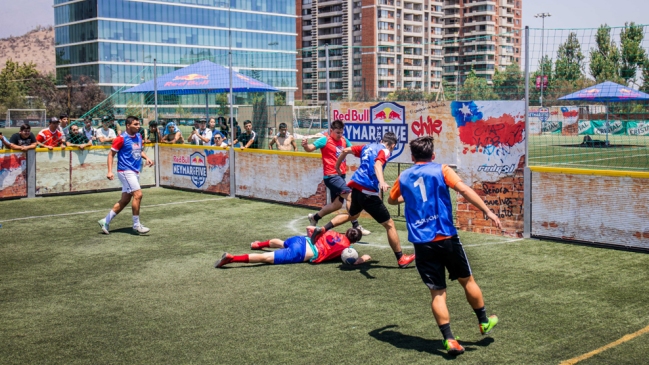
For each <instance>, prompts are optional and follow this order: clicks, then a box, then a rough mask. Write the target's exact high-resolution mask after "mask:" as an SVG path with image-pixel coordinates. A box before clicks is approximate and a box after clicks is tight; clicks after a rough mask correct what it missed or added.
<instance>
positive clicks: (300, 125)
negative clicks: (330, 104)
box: [293, 106, 327, 135]
mask: <svg viewBox="0 0 649 365" xmlns="http://www.w3.org/2000/svg"><path fill="white" fill-rule="evenodd" d="M324 117H325V111H324V108H323V107H321V106H294V107H293V130H294V131H295V133H296V134H298V135H312V134H315V133H317V132H320V131H322V130H324V129H326V128H327V126H326V125H325V123H324Z"/></svg>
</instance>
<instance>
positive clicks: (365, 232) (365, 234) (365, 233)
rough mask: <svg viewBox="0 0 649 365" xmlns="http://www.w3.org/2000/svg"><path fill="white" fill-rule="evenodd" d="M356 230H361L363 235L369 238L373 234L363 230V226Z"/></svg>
mask: <svg viewBox="0 0 649 365" xmlns="http://www.w3.org/2000/svg"><path fill="white" fill-rule="evenodd" d="M356 228H358V229H360V230H361V232H362V233H363V236H369V235H370V234H371V233H372V232H370V231H368V230H367V229H365V228H363V226H358V227H356Z"/></svg>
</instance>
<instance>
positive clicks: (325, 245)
mask: <svg viewBox="0 0 649 365" xmlns="http://www.w3.org/2000/svg"><path fill="white" fill-rule="evenodd" d="M314 246H315V247H316V249H317V250H318V257H317V258H316V259H315V260H313V261H311V262H312V263H314V264H318V263H320V262H323V261H329V260H333V259H337V258H339V257H340V255H341V254H342V252H343V250H344V249H346V248H348V247H349V246H350V243H349V240H348V239H347V237H346V236H345V235H344V234H342V233H338V232H336V231H327V232H325V233H324V234H321V235H320V236H318V239H317V240H316V242H314Z"/></svg>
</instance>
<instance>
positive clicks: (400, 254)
mask: <svg viewBox="0 0 649 365" xmlns="http://www.w3.org/2000/svg"><path fill="white" fill-rule="evenodd" d="M394 256H396V257H397V261H399V260H401V256H403V252H401V251H399V252H395V253H394Z"/></svg>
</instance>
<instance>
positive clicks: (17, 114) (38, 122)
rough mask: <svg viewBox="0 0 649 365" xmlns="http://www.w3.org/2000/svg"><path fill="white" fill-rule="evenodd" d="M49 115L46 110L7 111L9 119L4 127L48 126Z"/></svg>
mask: <svg viewBox="0 0 649 365" xmlns="http://www.w3.org/2000/svg"><path fill="white" fill-rule="evenodd" d="M46 119H47V113H46V111H45V109H7V119H6V121H5V125H4V127H6V128H10V127H20V126H22V125H24V124H28V125H30V126H32V127H42V128H44V127H45V126H46V125H47V121H46Z"/></svg>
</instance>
